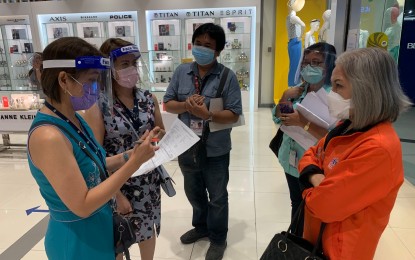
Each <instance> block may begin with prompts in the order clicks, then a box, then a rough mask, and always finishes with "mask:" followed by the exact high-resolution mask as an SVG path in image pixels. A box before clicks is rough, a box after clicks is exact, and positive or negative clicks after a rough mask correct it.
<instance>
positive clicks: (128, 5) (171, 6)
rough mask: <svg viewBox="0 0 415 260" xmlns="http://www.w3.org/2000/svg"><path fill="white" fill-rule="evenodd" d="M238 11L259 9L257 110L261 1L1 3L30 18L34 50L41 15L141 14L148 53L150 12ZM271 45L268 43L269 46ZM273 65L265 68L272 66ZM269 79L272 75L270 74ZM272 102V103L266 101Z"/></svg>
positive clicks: (1, 10) (5, 11)
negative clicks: (233, 9) (243, 8)
mask: <svg viewBox="0 0 415 260" xmlns="http://www.w3.org/2000/svg"><path fill="white" fill-rule="evenodd" d="M228 7H229V8H235V7H255V8H256V16H255V19H256V20H255V25H256V32H255V35H254V36H255V45H256V48H255V71H254V72H251V75H252V78H253V79H254V85H255V88H254V95H253V97H254V98H252V99H251V108H252V109H254V110H256V109H257V108H258V103H259V102H262V101H260V98H259V95H258V93H259V90H258V88H259V87H260V86H259V83H258V82H259V77H260V72H259V69H258V68H259V67H260V66H259V64H260V60H261V53H260V51H259V50H260V48H259V46H260V45H261V43H260V28H261V26H260V23H261V20H260V19H261V0H228V1H217V0H214V1H211V0H209V1H208V0H191V1H189V0H174V1H164V0H140V1H131V0H117V1H114V0H88V1H84V0H70V1H45V2H27V3H8V4H0V16H13V15H29V18H30V21H31V27H32V35H33V48H34V50H35V51H41V50H42V48H41V41H40V37H39V35H40V34H39V29H40V28H39V25H38V23H37V15H38V14H59V13H62V14H63V13H89V12H121V11H137V12H138V27H139V45H140V48H141V49H142V50H143V51H148V49H149V47H148V46H147V36H146V35H147V34H146V16H145V11H146V10H177V9H199V8H200V9H203V8H228ZM269 44H270V43H269V42H268V43H267V45H269ZM271 66H272V64H269V65H268V66H264V67H271ZM268 76H269V75H268ZM265 102H269V101H265Z"/></svg>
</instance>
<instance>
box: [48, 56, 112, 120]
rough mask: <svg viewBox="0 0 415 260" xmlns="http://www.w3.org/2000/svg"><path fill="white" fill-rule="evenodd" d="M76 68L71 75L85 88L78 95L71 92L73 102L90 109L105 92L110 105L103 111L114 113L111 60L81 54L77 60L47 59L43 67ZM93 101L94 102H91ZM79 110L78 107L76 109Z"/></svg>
mask: <svg viewBox="0 0 415 260" xmlns="http://www.w3.org/2000/svg"><path fill="white" fill-rule="evenodd" d="M48 68H75V74H74V75H71V74H70V76H71V77H72V78H73V80H74V81H75V82H77V83H78V84H80V85H81V86H82V88H83V95H82V96H81V97H77V96H74V95H72V93H70V94H71V99H73V100H72V103H73V104H76V106H77V107H78V108H81V109H80V110H82V109H88V108H87V107H88V106H89V107H90V106H92V105H93V104H94V103H96V101H97V100H98V98H99V95H100V94H103V95H104V96H105V97H106V98H107V99H108V106H107V107H104V110H105V111H103V113H110V114H112V103H113V95H112V88H111V70H110V60H109V59H107V58H104V57H101V56H81V57H77V58H76V59H75V60H45V61H43V69H48ZM91 103H92V104H91ZM75 110H77V109H75Z"/></svg>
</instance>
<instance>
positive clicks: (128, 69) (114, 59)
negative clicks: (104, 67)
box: [110, 45, 141, 88]
mask: <svg viewBox="0 0 415 260" xmlns="http://www.w3.org/2000/svg"><path fill="white" fill-rule="evenodd" d="M140 57H141V53H140V51H139V50H138V47H137V46H136V45H128V46H124V47H121V48H118V49H115V50H113V51H111V54H110V58H111V73H112V78H113V79H114V80H115V81H117V83H118V85H120V86H121V87H124V88H135V87H136V86H137V83H139V81H140V77H139V74H138V68H137V60H138V59H139V58H140ZM116 63H117V66H116Z"/></svg>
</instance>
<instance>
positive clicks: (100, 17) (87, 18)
mask: <svg viewBox="0 0 415 260" xmlns="http://www.w3.org/2000/svg"><path fill="white" fill-rule="evenodd" d="M114 20H116V21H136V20H137V12H100V13H72V14H45V15H39V22H40V23H51V22H53V23H59V22H61V23H67V22H72V23H73V22H93V21H98V22H106V21H114Z"/></svg>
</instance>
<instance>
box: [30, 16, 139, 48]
mask: <svg viewBox="0 0 415 260" xmlns="http://www.w3.org/2000/svg"><path fill="white" fill-rule="evenodd" d="M38 22H39V28H40V37H41V43H42V47H43V48H45V47H46V46H47V45H48V44H49V43H51V42H53V41H54V40H56V39H58V38H61V37H66V36H77V37H80V38H83V39H84V40H85V41H87V42H89V43H91V44H92V45H94V46H96V47H97V48H99V47H100V46H101V44H102V43H103V42H104V41H105V40H106V39H108V38H112V37H117V38H122V39H124V40H126V41H129V42H132V43H134V44H138V24H137V12H111V13H106V12H100V13H71V14H45V15H38Z"/></svg>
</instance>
